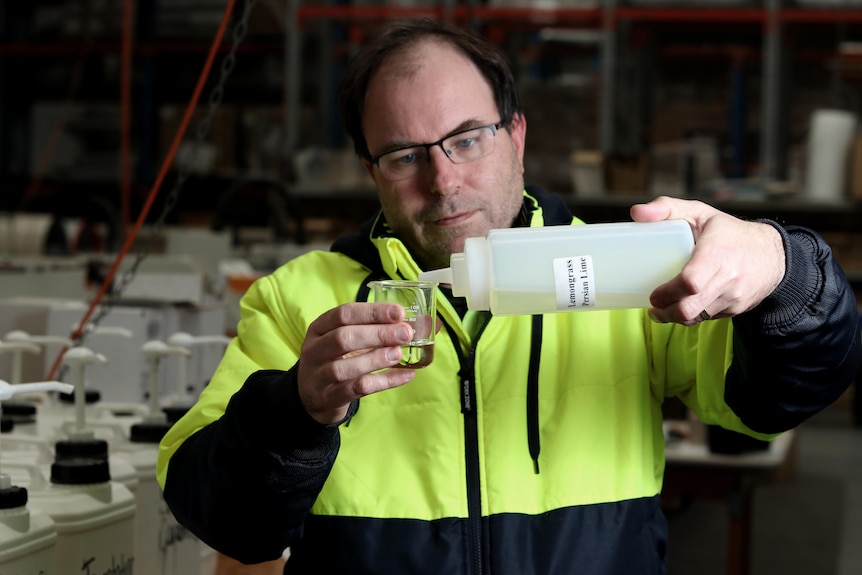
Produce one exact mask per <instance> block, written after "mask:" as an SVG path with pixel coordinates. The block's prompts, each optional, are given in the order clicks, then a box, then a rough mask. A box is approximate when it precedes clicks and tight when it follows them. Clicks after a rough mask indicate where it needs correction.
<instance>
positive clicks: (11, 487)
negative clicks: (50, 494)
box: [0, 381, 71, 574]
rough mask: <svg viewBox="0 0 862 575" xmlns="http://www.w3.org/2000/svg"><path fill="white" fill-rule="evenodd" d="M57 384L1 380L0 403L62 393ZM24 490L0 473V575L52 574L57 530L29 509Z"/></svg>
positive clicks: (60, 384)
mask: <svg viewBox="0 0 862 575" xmlns="http://www.w3.org/2000/svg"><path fill="white" fill-rule="evenodd" d="M70 387H71V386H70V385H68V384H63V383H60V382H38V383H33V384H18V385H14V386H13V385H10V384H9V383H7V382H5V381H0V401H5V400H8V399H9V398H11V397H12V396H13V395H15V394H16V393H21V392H29V391H46V390H54V391H56V390H64V389H67V388H70ZM28 501H29V497H28V492H27V488H26V487H21V486H18V485H15V484H13V482H12V479H11V477H10V476H9V475H8V474H6V473H0V572H2V573H25V574H29V573H34V574H35V573H53V572H54V568H55V565H56V543H57V528H56V525H55V524H54V521H53V519H51V517H50V516H49V515H48V514H47V513H43V512H41V511H38V510H31V509H29V508H28V505H27V504H28Z"/></svg>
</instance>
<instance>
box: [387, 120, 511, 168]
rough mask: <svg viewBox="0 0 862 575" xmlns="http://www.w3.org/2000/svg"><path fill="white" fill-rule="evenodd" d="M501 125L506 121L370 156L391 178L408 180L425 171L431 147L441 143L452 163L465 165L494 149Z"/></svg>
mask: <svg viewBox="0 0 862 575" xmlns="http://www.w3.org/2000/svg"><path fill="white" fill-rule="evenodd" d="M502 127H503V123H502V122H498V123H496V124H489V125H487V126H480V127H478V128H470V129H468V130H462V131H460V132H456V133H454V134H452V135H450V136H446V137H445V138H443V139H442V140H437V141H436V142H432V143H430V144H417V145H415V146H408V147H405V148H400V149H397V150H392V151H389V152H386V153H385V154H380V155H379V156H375V157H373V158H371V163H372V164H375V165H377V167H378V168H380V173H381V174H383V176H384V177H385V178H386V179H388V180H406V179H407V178H412V177H413V176H415V175H417V174H418V173H419V172H421V171H422V170H424V169H425V168H426V167H427V166H428V156H429V155H430V154H431V148H433V147H434V146H440V149H441V150H443V153H444V154H446V157H447V158H449V160H451V161H452V163H453V164H466V163H467V162H473V161H475V160H478V159H480V158H484V157H485V156H487V155H488V154H490V153H491V152H493V151H494V141H495V139H496V138H494V136H496V135H497V130H499V129H500V128H502Z"/></svg>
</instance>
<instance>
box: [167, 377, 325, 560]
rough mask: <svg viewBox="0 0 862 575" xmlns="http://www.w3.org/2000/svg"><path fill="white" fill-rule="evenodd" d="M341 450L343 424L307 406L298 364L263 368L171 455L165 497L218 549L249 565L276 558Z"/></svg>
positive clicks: (192, 528) (183, 519)
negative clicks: (316, 416) (319, 417)
mask: <svg viewBox="0 0 862 575" xmlns="http://www.w3.org/2000/svg"><path fill="white" fill-rule="evenodd" d="M338 447H339V434H338V424H333V425H321V424H319V423H317V422H316V421H314V420H313V419H312V418H311V417H310V416H309V415H308V414H307V412H306V411H305V409H304V408H303V406H302V404H301V402H300V399H299V394H298V391H297V385H296V366H294V368H293V369H291V370H290V371H286V372H285V371H277V370H262V371H258V372H255V373H254V374H252V375H251V376H250V377H249V378H248V380H247V381H246V383H245V385H243V387H242V388H241V389H240V390H239V391H238V392H237V393H236V394H235V395H234V396H233V397H232V398H231V400H230V402H229V403H228V406H227V409H226V410H225V413H224V415H223V416H222V417H221V418H219V419H217V420H216V421H214V422H212V423H210V424H209V425H207V426H206V427H204V428H202V429H200V430H199V431H198V432H197V433H195V434H194V435H192V436H190V437H189V438H188V439H187V440H186V441H185V442H184V443H183V444H182V445H181V446H180V448H179V449H178V450H177V451H176V453H175V454H174V455H173V457H172V458H171V462H170V467H169V469H168V476H167V481H166V483H165V490H164V497H165V501H166V502H167V504H168V505H169V507H170V509H171V511H172V512H173V513H174V516H175V517H176V519H177V520H178V521H179V522H180V523H181V524H182V525H184V526H185V527H186V528H188V529H189V530H190V531H191V532H192V533H194V534H195V535H197V536H198V537H199V538H200V539H201V540H203V541H204V542H205V543H207V544H208V545H210V546H211V547H213V548H214V549H216V550H218V551H220V552H222V553H224V554H226V555H229V556H231V557H233V558H235V559H237V560H239V561H241V562H244V563H257V562H262V561H267V560H271V559H276V558H278V557H280V556H281V554H282V552H283V550H284V549H285V548H286V547H288V546H289V545H290V543H291V541H292V540H293V539H295V538H296V537H298V536H299V535H300V534H301V530H302V524H303V521H304V519H305V517H306V515H307V513H308V511H309V509H310V508H311V506H312V504H313V503H314V501H315V499H316V498H317V495H318V494H319V492H320V490H321V488H322V487H323V484H324V482H325V481H326V478H327V477H328V475H329V472H330V470H331V468H332V465H333V462H334V461H335V457H336V454H337V452H338Z"/></svg>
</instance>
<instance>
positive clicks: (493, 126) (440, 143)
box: [368, 120, 504, 168]
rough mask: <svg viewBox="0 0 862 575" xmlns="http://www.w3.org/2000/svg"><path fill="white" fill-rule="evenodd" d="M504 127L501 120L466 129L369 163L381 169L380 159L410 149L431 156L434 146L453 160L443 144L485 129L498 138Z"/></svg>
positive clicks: (376, 157) (378, 156)
mask: <svg viewBox="0 0 862 575" xmlns="http://www.w3.org/2000/svg"><path fill="white" fill-rule="evenodd" d="M503 126H504V124H503V120H500V121H499V122H495V123H494V124H486V125H484V126H474V127H472V128H465V129H463V130H459V131H457V132H455V133H454V134H449V135H448V136H445V137H443V138H440V139H439V140H437V141H436V142H431V143H430V144H410V145H409V146H401V147H400V148H395V149H394V150H389V151H387V152H383V153H382V154H378V155H377V156H373V157H371V158H370V159H369V160H368V161H369V162H371V163H372V164H374V165H375V166H377V167H378V168H380V158H382V157H383V156H386V155H389V154H394V153H395V152H400V151H401V150H409V149H410V148H425V155H426V156H430V155H431V148H433V147H434V146H440V149H441V150H443V153H444V154H446V157H447V158H449V159H450V160H451V159H452V156H451V154H450V153H449V152H447V151H446V148H444V147H443V142H445V141H446V140H448V139H450V138H454V137H455V136H460V135H461V134H466V133H467V132H472V131H473V130H484V129H485V128H490V129H491V130H492V132H491V135H492V136H496V135H497V132H498V131H499V130H500V129H501V128H503ZM453 163H454V162H453Z"/></svg>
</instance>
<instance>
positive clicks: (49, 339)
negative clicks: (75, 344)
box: [5, 329, 72, 346]
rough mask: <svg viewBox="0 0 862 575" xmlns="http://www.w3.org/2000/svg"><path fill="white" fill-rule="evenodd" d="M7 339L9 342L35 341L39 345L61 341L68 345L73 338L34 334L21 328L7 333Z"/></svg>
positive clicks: (60, 342)
mask: <svg viewBox="0 0 862 575" xmlns="http://www.w3.org/2000/svg"><path fill="white" fill-rule="evenodd" d="M5 340H6V341H7V342H23V343H35V344H37V345H44V344H46V343H59V344H61V345H67V346H69V345H72V340H71V339H69V338H68V337H63V336H59V335H32V334H29V333H27V332H26V331H22V330H20V329H16V330H14V331H10V332H9V333H7V334H6V337H5Z"/></svg>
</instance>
